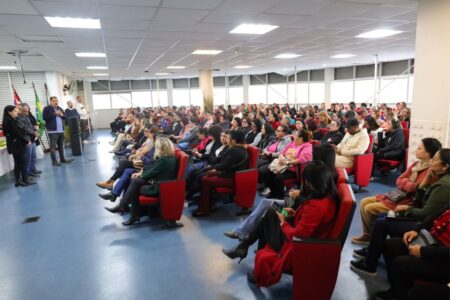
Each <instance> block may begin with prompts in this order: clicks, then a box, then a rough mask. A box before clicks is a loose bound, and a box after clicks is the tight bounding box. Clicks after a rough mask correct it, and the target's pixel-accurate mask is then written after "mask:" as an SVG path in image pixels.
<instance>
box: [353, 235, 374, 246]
mask: <svg viewBox="0 0 450 300" xmlns="http://www.w3.org/2000/svg"><path fill="white" fill-rule="evenodd" d="M369 242H370V236H369V235H367V234H362V235H360V236H352V243H353V244H358V245H366V246H368V245H369Z"/></svg>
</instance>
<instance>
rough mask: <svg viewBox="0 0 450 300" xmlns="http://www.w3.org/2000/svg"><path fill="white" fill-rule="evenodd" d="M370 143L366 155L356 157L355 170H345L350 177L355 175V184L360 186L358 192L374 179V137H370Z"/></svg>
mask: <svg viewBox="0 0 450 300" xmlns="http://www.w3.org/2000/svg"><path fill="white" fill-rule="evenodd" d="M369 139H370V143H369V147H367V150H366V153H364V154H361V155H356V156H355V160H354V162H353V168H345V171H346V172H347V174H348V175H353V182H354V183H355V184H356V185H357V186H358V192H359V191H361V188H363V187H366V186H368V185H369V182H370V178H371V177H372V168H373V158H374V155H373V153H372V147H373V136H372V135H369Z"/></svg>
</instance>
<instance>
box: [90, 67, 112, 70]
mask: <svg viewBox="0 0 450 300" xmlns="http://www.w3.org/2000/svg"><path fill="white" fill-rule="evenodd" d="M86 69H88V70H107V69H108V67H104V66H88V67H86Z"/></svg>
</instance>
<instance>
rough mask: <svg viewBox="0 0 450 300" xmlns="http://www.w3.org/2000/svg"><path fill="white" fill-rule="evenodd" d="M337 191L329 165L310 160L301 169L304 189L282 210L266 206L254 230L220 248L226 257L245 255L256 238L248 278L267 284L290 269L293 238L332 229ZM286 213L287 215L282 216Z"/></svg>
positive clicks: (315, 235)
mask: <svg viewBox="0 0 450 300" xmlns="http://www.w3.org/2000/svg"><path fill="white" fill-rule="evenodd" d="M337 199H338V198H337V192H336V185H335V183H334V180H333V175H332V174H331V171H330V168H329V167H328V166H326V165H325V164H324V163H323V162H321V161H313V162H311V163H309V164H308V165H306V167H305V169H304V171H303V191H302V192H301V194H300V196H299V197H297V199H295V202H294V204H293V206H292V207H291V208H285V209H284V211H285V212H284V213H283V214H282V213H279V212H277V211H276V210H275V209H274V208H272V207H271V208H269V209H268V210H267V212H266V213H265V215H264V216H263V217H262V219H261V221H260V222H259V224H258V225H257V226H256V228H255V230H254V232H252V233H251V234H250V235H249V237H248V238H247V239H245V240H243V241H242V242H240V243H239V244H238V245H237V246H236V247H235V248H232V249H229V250H223V252H224V254H225V255H227V256H228V257H229V258H231V259H234V258H238V257H239V258H240V259H241V260H242V259H244V258H245V257H246V256H247V252H248V248H249V247H250V246H251V245H252V244H253V243H255V242H256V241H258V252H257V254H256V258H255V270H254V271H250V272H249V273H248V274H247V275H248V276H247V279H248V280H249V281H250V282H251V283H256V284H257V285H258V286H269V285H272V284H275V283H277V282H278V281H279V280H280V277H281V274H282V273H283V272H284V271H289V270H291V269H292V256H291V255H292V254H291V253H292V245H293V244H292V240H293V238H294V237H297V238H306V237H313V238H326V237H328V235H329V234H330V233H331V230H332V228H333V223H334V219H335V214H336V209H337ZM285 215H286V216H285Z"/></svg>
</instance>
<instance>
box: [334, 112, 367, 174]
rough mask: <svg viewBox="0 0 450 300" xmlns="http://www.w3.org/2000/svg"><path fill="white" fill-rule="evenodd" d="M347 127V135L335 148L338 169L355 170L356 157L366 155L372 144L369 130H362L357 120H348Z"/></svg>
mask: <svg viewBox="0 0 450 300" xmlns="http://www.w3.org/2000/svg"><path fill="white" fill-rule="evenodd" d="M346 127H347V133H346V134H345V135H344V138H343V139H342V141H341V142H340V143H339V144H338V145H337V146H335V151H336V167H338V168H353V162H354V160H355V155H361V154H363V153H365V152H366V150H367V148H368V147H369V144H370V139H369V135H368V134H367V130H361V129H360V128H359V122H358V121H357V120H356V119H349V120H347V122H346Z"/></svg>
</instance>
